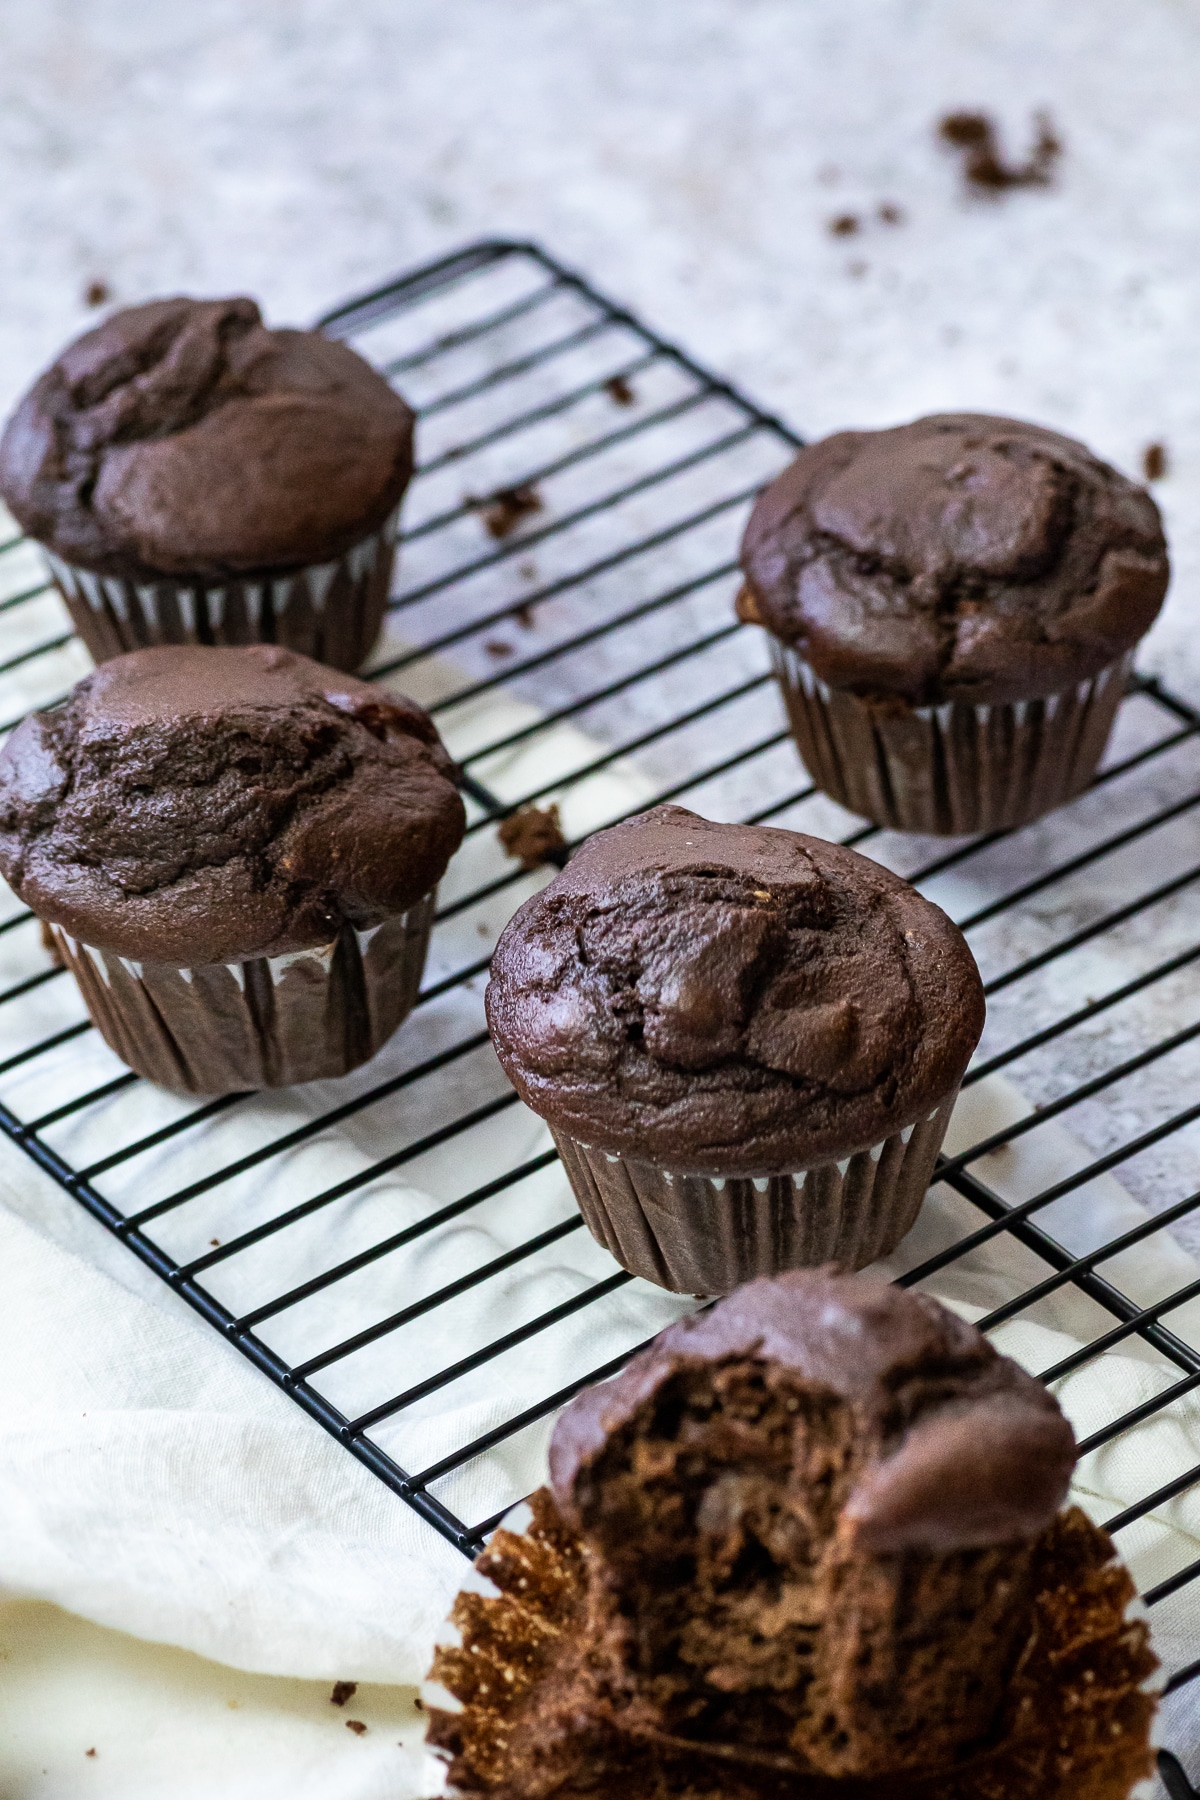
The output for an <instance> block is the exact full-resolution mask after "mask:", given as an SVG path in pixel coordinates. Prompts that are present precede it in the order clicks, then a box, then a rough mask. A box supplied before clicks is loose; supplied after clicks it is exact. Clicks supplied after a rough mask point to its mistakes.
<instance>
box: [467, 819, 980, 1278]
mask: <svg viewBox="0 0 1200 1800" xmlns="http://www.w3.org/2000/svg"><path fill="white" fill-rule="evenodd" d="M486 998H487V1016H488V1025H489V1028H490V1030H491V1034H492V1042H493V1044H494V1045H495V1048H496V1053H497V1055H498V1056H499V1058H500V1061H501V1063H502V1064H503V1065H504V1068H505V1071H506V1072H507V1074H508V1076H509V1079H510V1080H511V1081H512V1083H513V1085H514V1087H515V1088H516V1089H517V1092H518V1093H519V1094H520V1096H521V1098H522V1100H524V1101H525V1103H526V1105H527V1106H530V1107H532V1109H533V1110H534V1112H536V1113H540V1114H541V1116H542V1117H543V1118H544V1119H545V1120H546V1121H547V1123H548V1124H549V1126H550V1129H551V1131H552V1132H553V1133H554V1138H555V1141H556V1143H557V1145H558V1148H559V1151H560V1153H561V1155H562V1159H563V1164H564V1166H565V1168H566V1170H567V1174H568V1175H569V1177H570V1180H571V1184H572V1186H573V1188H574V1190H575V1195H576V1198H577V1200H578V1201H579V1206H580V1210H581V1211H582V1213H583V1216H584V1219H585V1220H586V1222H587V1224H588V1227H589V1229H590V1230H591V1231H592V1233H593V1235H594V1236H595V1237H597V1238H598V1239H599V1241H600V1242H601V1243H602V1244H604V1245H605V1246H606V1247H607V1248H608V1249H609V1250H611V1251H612V1253H613V1255H614V1256H615V1257H616V1258H617V1259H618V1261H620V1262H621V1263H623V1264H624V1266H625V1267H626V1268H627V1269H631V1270H632V1271H633V1272H634V1273H635V1274H638V1275H644V1276H645V1277H646V1278H647V1279H648V1280H651V1281H655V1282H658V1283H659V1284H660V1285H661V1286H663V1287H667V1288H673V1289H676V1290H677V1291H681V1292H684V1293H702V1294H717V1293H725V1292H727V1291H728V1290H729V1289H730V1288H732V1287H736V1286H737V1285H738V1283H739V1282H741V1281H745V1280H748V1279H749V1278H750V1277H751V1276H754V1275H764V1274H774V1273H777V1272H778V1271H779V1270H780V1269H785V1268H795V1267H801V1266H805V1265H810V1266H812V1265H816V1264H819V1263H823V1262H828V1261H837V1262H839V1263H841V1264H843V1265H845V1266H849V1267H854V1268H862V1267H864V1266H865V1265H866V1264H867V1263H869V1262H873V1261H874V1260H875V1258H876V1257H878V1256H883V1255H886V1254H887V1252H888V1251H889V1250H891V1249H892V1248H894V1246H895V1245H896V1244H897V1243H898V1242H899V1241H900V1239H901V1238H902V1237H903V1236H904V1234H905V1232H906V1231H908V1229H909V1227H910V1226H911V1225H912V1223H913V1220H914V1219H915V1218H916V1215H917V1211H918V1209H919V1208H920V1205H921V1201H922V1199H923V1198H924V1194H925V1190H926V1187H927V1186H928V1183H929V1178H930V1175H931V1173H932V1171H933V1166H934V1162H935V1159H936V1157H937V1152H938V1150H939V1148H940V1146H941V1142H942V1138H943V1136H944V1135H945V1131H946V1126H947V1123H948V1121H949V1117H950V1112H951V1109H952V1107H953V1104H954V1099H955V1096H956V1094H957V1091H958V1086H959V1082H960V1081H961V1079H962V1075H963V1072H964V1070H965V1068H966V1066H967V1062H968V1060H969V1058H970V1055H971V1052H972V1050H973V1049H974V1047H975V1045H976V1043H977V1042H978V1039H979V1034H980V1031H981V1030H982V1028H983V1010H984V1008H983V990H982V987H981V985H980V981H979V974H978V971H977V969H976V967H975V963H974V960H973V958H972V956H971V953H970V951H969V950H968V948H967V946H966V943H965V941H964V939H963V937H962V934H961V932H959V930H958V928H957V927H956V926H955V925H953V924H952V923H951V921H950V920H949V919H948V918H947V917H946V915H945V914H944V913H943V912H941V911H940V909H939V908H938V907H936V906H933V905H931V904H930V903H929V902H928V901H927V900H924V899H922V898H921V896H920V895H919V894H916V893H914V892H913V890H912V889H911V888H910V887H908V886H907V885H906V883H904V882H902V881H900V880H899V879H898V878H897V877H896V876H894V875H892V874H890V873H889V872H888V871H887V870H885V869H881V868H879V867H878V866H877V865H876V864H875V863H872V862H869V861H868V860H867V859H866V857H863V856H858V855H856V854H855V852H854V851H852V850H846V849H842V848H841V847H840V846H838V845H836V844H828V843H825V842H823V841H822V840H820V839H818V838H811V837H804V836H801V834H800V833H798V832H794V831H779V830H774V829H772V828H771V827H769V826H763V825H719V824H714V823H713V822H711V821H710V820H708V819H702V818H700V817H698V816H697V814H695V813H692V812H688V811H686V810H685V809H684V808H683V807H679V806H658V807H654V808H653V809H652V810H651V811H649V812H646V813H641V814H639V815H638V816H637V817H635V818H633V819H630V820H628V821H627V822H626V823H624V824H621V825H616V826H614V827H613V828H612V829H611V830H609V831H603V832H599V833H598V834H597V835H596V836H595V837H593V838H592V839H590V840H589V842H588V843H587V844H586V845H585V846H584V848H583V849H582V850H581V851H580V852H579V854H578V855H577V856H576V857H574V858H573V860H572V861H571V862H570V863H568V865H567V867H566V868H565V869H564V870H563V871H562V873H561V874H559V875H558V876H557V877H556V878H555V879H554V880H553V881H552V882H551V883H550V884H549V886H548V887H545V888H543V889H542V891H541V892H540V893H539V894H537V895H535V896H534V898H533V899H531V900H528V901H526V903H525V905H524V906H522V907H521V909H520V910H519V911H518V912H517V913H516V914H515V916H514V917H513V919H512V920H511V922H510V923H509V925H508V927H507V928H506V930H505V931H504V933H503V935H502V937H501V939H500V942H499V943H498V945H497V947H496V953H495V956H494V958H493V960H492V977H491V981H490V984H489V986H488V990H487V997H486Z"/></svg>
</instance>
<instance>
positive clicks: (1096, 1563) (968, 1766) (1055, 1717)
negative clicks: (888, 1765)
mask: <svg viewBox="0 0 1200 1800" xmlns="http://www.w3.org/2000/svg"><path fill="white" fill-rule="evenodd" d="M580 1551H581V1546H580V1543H579V1540H578V1539H577V1538H576V1536H575V1534H574V1533H573V1532H572V1531H571V1530H570V1528H569V1527H568V1526H566V1525H565V1523H564V1521H563V1520H562V1519H561V1517H560V1515H559V1513H558V1510H557V1507H556V1505H555V1503H554V1500H553V1498H552V1496H551V1495H550V1493H549V1492H548V1490H547V1489H545V1488H542V1489H539V1491H538V1492H537V1493H536V1494H534V1495H532V1496H531V1502H530V1504H526V1505H522V1506H521V1507H519V1508H516V1509H514V1510H513V1511H512V1512H510V1513H509V1514H508V1515H507V1516H506V1517H505V1519H504V1520H503V1522H502V1524H501V1525H500V1527H499V1529H498V1530H497V1532H496V1533H495V1535H494V1536H493V1537H492V1539H491V1540H490V1542H489V1544H488V1545H487V1547H486V1548H485V1549H484V1550H483V1551H482V1552H481V1554H480V1556H479V1557H478V1558H477V1560H476V1563H475V1566H474V1568H473V1570H471V1571H470V1573H469V1574H468V1576H467V1578H466V1580H464V1581H463V1583H462V1585H461V1589H460V1592H459V1595H458V1598H457V1599H456V1601H455V1603H454V1607H453V1609H452V1612H451V1616H450V1619H449V1620H448V1621H447V1623H446V1625H445V1626H444V1627H443V1629H442V1630H441V1631H440V1632H439V1634H438V1637H437V1648H436V1650H435V1654H434V1658H433V1666H432V1668H431V1670H430V1672H429V1676H428V1678H427V1679H426V1681H425V1682H424V1683H423V1684H422V1687H421V1699H422V1702H423V1705H424V1707H425V1709H426V1712H427V1713H428V1714H429V1732H428V1737H427V1748H428V1750H429V1752H430V1756H429V1764H430V1769H429V1777H428V1781H429V1785H428V1787H427V1790H426V1791H427V1792H430V1793H442V1794H450V1795H455V1794H458V1795H470V1794H474V1795H482V1794H486V1793H495V1794H497V1795H499V1796H507V1795H509V1794H511V1793H512V1792H513V1791H514V1787H515V1786H516V1783H515V1782H514V1781H513V1779H512V1777H513V1776H517V1777H519V1776H520V1775H521V1773H522V1772H524V1770H525V1769H526V1768H527V1765H525V1764H523V1762H522V1749H521V1746H522V1745H523V1744H524V1742H525V1741H526V1733H527V1732H528V1730H529V1729H530V1728H531V1727H533V1726H535V1725H536V1721H537V1718H538V1712H539V1699H540V1697H541V1693H542V1692H547V1691H549V1692H552V1691H553V1688H554V1683H555V1677H556V1675H557V1674H558V1673H559V1671H560V1670H563V1669H566V1668H569V1667H571V1666H577V1665H578V1651H577V1645H578V1642H579V1639H580V1635H581V1633H585V1632H586V1625H587V1614H586V1602H587V1594H586V1580H585V1571H584V1564H583V1561H582V1558H581V1554H580ZM585 1657H586V1652H585ZM542 1684H545V1686H544V1687H543V1685H542ZM1164 1686H1165V1675H1164V1671H1163V1669H1162V1667H1161V1665H1160V1664H1159V1661H1158V1658H1157V1656H1156V1655H1155V1652H1154V1648H1153V1645H1152V1642H1151V1637H1150V1628H1149V1622H1148V1617H1147V1613H1146V1608H1145V1606H1144V1605H1143V1604H1142V1602H1141V1601H1140V1600H1139V1599H1138V1598H1137V1595H1136V1594H1135V1592H1134V1588H1133V1582H1132V1579H1131V1577H1130V1575H1129V1572H1128V1570H1127V1569H1126V1568H1125V1566H1124V1564H1123V1563H1122V1562H1121V1560H1120V1558H1119V1557H1118V1556H1117V1555H1116V1553H1115V1551H1114V1547H1113V1543H1112V1539H1111V1538H1110V1537H1109V1536H1108V1534H1107V1533H1106V1532H1105V1531H1104V1530H1103V1529H1102V1528H1101V1527H1099V1526H1097V1525H1094V1524H1093V1523H1092V1522H1091V1521H1090V1520H1089V1519H1088V1517H1087V1515H1086V1514H1085V1513H1084V1512H1083V1511H1082V1510H1081V1509H1080V1508H1079V1507H1075V1506H1072V1507H1068V1508H1067V1509H1066V1510H1065V1511H1063V1512H1061V1513H1060V1514H1059V1515H1058V1517H1057V1519H1055V1520H1054V1521H1053V1522H1052V1524H1051V1525H1050V1526H1049V1528H1048V1529H1047V1530H1046V1531H1045V1532H1044V1533H1043V1535H1042V1538H1041V1540H1040V1543H1039V1546H1038V1549H1037V1551H1036V1553H1035V1570H1034V1602H1033V1625H1032V1630H1031V1631H1030V1634H1029V1638H1028V1640H1027V1643H1026V1647H1025V1650H1024V1652H1023V1654H1022V1656H1021V1658H1020V1660H1019V1662H1018V1665H1017V1668H1016V1669H1015V1670H1014V1672H1013V1675H1012V1677H1011V1679H1010V1681H1009V1684H1008V1691H1007V1694H1006V1698H1005V1702H1004V1706H1003V1709H1002V1715H1001V1719H1000V1720H999V1721H998V1730H997V1732H996V1733H995V1735H994V1736H993V1737H992V1739H991V1741H990V1742H989V1743H987V1744H985V1745H980V1746H979V1747H978V1748H977V1749H976V1751H975V1752H974V1754H972V1755H970V1756H968V1757H966V1758H965V1759H964V1760H963V1761H962V1762H961V1763H959V1764H957V1765H955V1766H954V1767H952V1768H949V1769H946V1768H943V1769H940V1770H929V1771H925V1770H907V1771H904V1770H901V1771H897V1772H895V1773H893V1774H890V1775H886V1776H876V1777H854V1776H850V1777H841V1778H838V1779H830V1778H829V1777H827V1776H824V1775H821V1774H818V1773H817V1771H815V1770H813V1769H811V1768H802V1767H800V1766H797V1763H796V1759H795V1758H794V1757H793V1756H791V1755H789V1754H785V1755H784V1756H773V1755H767V1756H763V1755H762V1754H760V1753H758V1752H757V1751H756V1750H755V1749H754V1748H752V1747H748V1746H744V1745H738V1744H720V1743H712V1742H709V1741H705V1740H704V1739H703V1738H702V1737H701V1736H699V1735H698V1736H697V1738H696V1739H691V1738H678V1737H667V1736H664V1735H662V1734H660V1733H657V1732H654V1731H653V1730H647V1729H646V1727H645V1724H644V1721H640V1720H639V1721H631V1727H630V1728H629V1729H628V1731H623V1730H622V1728H621V1725H620V1723H619V1722H617V1721H613V1723H612V1724H611V1725H609V1727H608V1728H607V1729H604V1725H603V1721H604V1719H605V1718H606V1717H610V1716H611V1715H610V1714H609V1713H608V1712H607V1709H605V1710H603V1711H599V1712H595V1713H594V1712H593V1711H592V1709H591V1707H590V1706H589V1694H588V1690H587V1686H586V1683H583V1684H581V1688H582V1692H581V1696H580V1702H579V1704H578V1705H577V1707H576V1712H575V1718H574V1727H575V1731H576V1732H577V1734H578V1735H579V1737H580V1738H581V1739H583V1741H584V1743H585V1744H586V1751H585V1753H584V1754H583V1755H582V1756H577V1757H576V1758H575V1766H574V1767H572V1756H571V1746H570V1742H569V1741H566V1742H563V1741H561V1740H560V1741H559V1742H558V1743H557V1745H555V1744H554V1743H553V1741H552V1746H551V1749H550V1751H549V1754H550V1755H551V1756H553V1755H555V1754H557V1755H558V1757H559V1760H560V1762H561V1763H562V1769H561V1777H562V1778H561V1781H560V1785H559V1787H558V1788H557V1789H556V1791H557V1792H559V1793H560V1794H561V1795H563V1796H565V1795H573V1796H574V1795H579V1794H581V1793H585V1792H586V1793H588V1794H591V1793H593V1792H607V1791H609V1790H613V1791H616V1790H617V1789H619V1791H620V1792H621V1793H622V1794H623V1795H625V1796H627V1797H628V1800H661V1797H662V1796H663V1795H664V1794H687V1795H690V1796H692V1800H830V1797H831V1796H833V1795H835V1794H836V1795H838V1796H840V1797H841V1800H1150V1796H1152V1795H1153V1794H1154V1793H1156V1792H1158V1791H1160V1790H1158V1789H1157V1787H1156V1785H1155V1783H1154V1779H1153V1773H1152V1771H1153V1768H1154V1749H1155V1747H1156V1745H1157V1741H1158V1730H1157V1723H1158V1721H1157V1708H1158V1701H1159V1696H1160V1695H1161V1693H1162V1691H1163V1688H1164ZM597 1725H599V1726H600V1729H599V1730H597V1729H596V1727H597ZM589 1727H592V1729H591V1730H590V1731H589ZM787 1764H791V1765H792V1766H791V1767H790V1768H789V1767H784V1766H781V1765H787ZM438 1765H440V1767H439V1766H438ZM581 1773H582V1777H583V1778H582V1779H580V1775H581ZM517 1791H518V1792H519V1791H521V1790H520V1788H519V1787H517Z"/></svg>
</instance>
